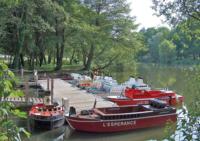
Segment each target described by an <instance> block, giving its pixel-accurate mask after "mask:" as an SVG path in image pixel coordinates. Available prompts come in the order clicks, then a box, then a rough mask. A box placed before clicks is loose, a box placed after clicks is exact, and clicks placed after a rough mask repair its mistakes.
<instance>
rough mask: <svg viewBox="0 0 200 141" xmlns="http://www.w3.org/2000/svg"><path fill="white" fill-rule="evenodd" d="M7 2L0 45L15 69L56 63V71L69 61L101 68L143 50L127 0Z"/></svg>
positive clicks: (0, 12)
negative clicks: (65, 60) (64, 61)
mask: <svg viewBox="0 0 200 141" xmlns="http://www.w3.org/2000/svg"><path fill="white" fill-rule="evenodd" d="M8 3H9V2H8ZM8 3H6V1H2V5H0V46H2V48H3V53H4V54H9V55H10V56H11V58H10V59H9V63H10V64H11V66H12V67H13V68H20V67H24V66H25V65H28V67H29V68H31V69H34V68H38V66H40V67H41V66H42V65H46V64H47V63H49V64H51V63H54V64H56V65H55V68H56V69H57V70H59V69H61V67H62V64H63V62H62V61H63V59H67V60H68V59H69V60H70V64H72V63H74V62H77V60H78V62H81V63H82V65H83V67H84V69H90V68H91V66H93V67H96V68H101V69H104V68H107V67H109V66H111V64H113V63H114V62H115V63H114V64H119V63H121V64H122V63H125V62H130V60H133V59H134V60H135V57H136V55H137V53H138V52H139V51H140V50H142V49H143V47H144V46H143V43H142V41H141V37H140V35H139V34H138V33H137V32H136V31H135V29H136V28H137V25H136V24H134V22H135V18H134V17H130V16H129V12H130V9H129V4H128V3H127V2H126V0H106V1H101V0H94V1H80V0H74V1H71V0H65V1H58V0H56V1H52V0H37V1H32V0H20V1H17V4H8ZM122 56H126V58H123V57H122ZM47 57H48V60H47ZM74 60H76V61H74ZM133 62H134V61H133Z"/></svg>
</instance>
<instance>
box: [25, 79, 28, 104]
mask: <svg viewBox="0 0 200 141" xmlns="http://www.w3.org/2000/svg"><path fill="white" fill-rule="evenodd" d="M28 92H29V84H28V80H26V81H25V102H26V104H27V105H28V102H29V101H28V100H29V96H28V95H29V93H28Z"/></svg>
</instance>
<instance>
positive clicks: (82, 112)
mask: <svg viewBox="0 0 200 141" xmlns="http://www.w3.org/2000/svg"><path fill="white" fill-rule="evenodd" d="M80 114H81V115H90V112H89V111H88V110H82V111H81V112H80Z"/></svg>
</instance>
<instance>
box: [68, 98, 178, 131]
mask: <svg viewBox="0 0 200 141" xmlns="http://www.w3.org/2000/svg"><path fill="white" fill-rule="evenodd" d="M70 111H71V112H70V114H69V116H68V117H66V120H67V122H68V124H69V125H70V127H71V128H72V129H75V130H78V131H84V132H97V133H101V132H119V131H127V130H134V129H141V128H149V127H155V126H163V125H165V124H166V122H168V121H172V122H176V120H177V119H176V118H177V114H176V109H175V108H172V107H169V106H167V105H166V104H164V103H162V102H159V101H158V100H152V101H151V103H150V105H132V106H121V107H107V108H93V109H92V110H84V111H81V112H80V113H77V114H76V112H75V108H71V110H70ZM72 111H73V112H72Z"/></svg>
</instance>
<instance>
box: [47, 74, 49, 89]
mask: <svg viewBox="0 0 200 141" xmlns="http://www.w3.org/2000/svg"><path fill="white" fill-rule="evenodd" d="M47 91H49V77H47Z"/></svg>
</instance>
